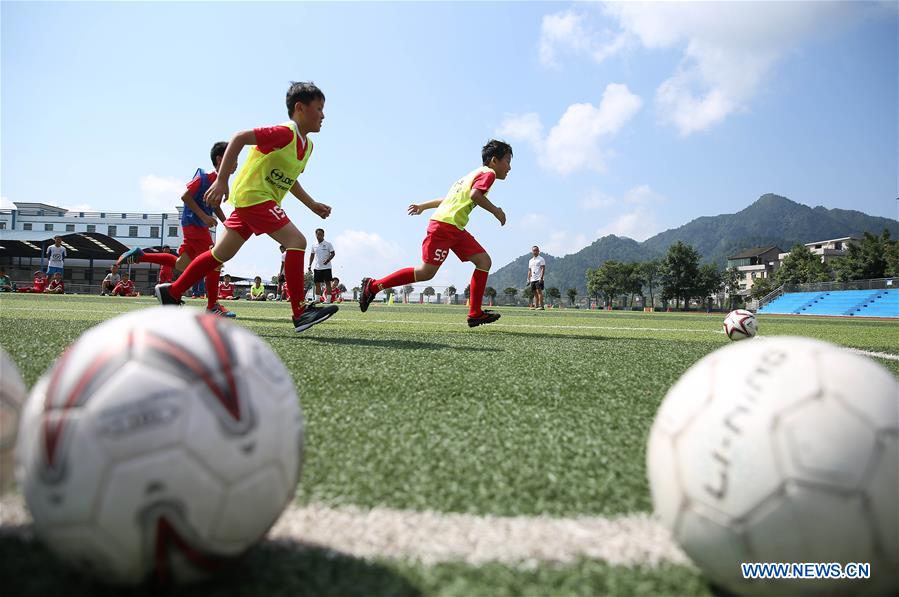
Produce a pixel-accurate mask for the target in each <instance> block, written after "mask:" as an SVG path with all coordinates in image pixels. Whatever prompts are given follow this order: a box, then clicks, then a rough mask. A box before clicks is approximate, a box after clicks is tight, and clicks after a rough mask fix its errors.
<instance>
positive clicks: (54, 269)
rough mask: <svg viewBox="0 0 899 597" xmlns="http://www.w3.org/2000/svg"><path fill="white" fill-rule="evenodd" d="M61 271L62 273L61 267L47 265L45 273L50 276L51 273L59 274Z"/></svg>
mask: <svg viewBox="0 0 899 597" xmlns="http://www.w3.org/2000/svg"><path fill="white" fill-rule="evenodd" d="M61 273H62V268H61V267H51V266H47V275H48V276H52V275H53V274H61Z"/></svg>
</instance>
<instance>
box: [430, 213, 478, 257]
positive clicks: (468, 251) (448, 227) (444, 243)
mask: <svg viewBox="0 0 899 597" xmlns="http://www.w3.org/2000/svg"><path fill="white" fill-rule="evenodd" d="M450 251H452V252H453V253H455V254H456V257H458V258H459V260H460V261H468V260H469V259H471V256H472V255H477V254H478V253H486V251H485V250H484V247H482V246H481V244H480V243H479V242H478V241H476V240H475V239H474V237H473V236H472V235H471V234H470V233H469V232H467V231H466V230H459V229H458V228H456V227H455V226H453V225H452V224H447V223H446V222H438V221H437V220H431V222H430V223H429V224H428V233H427V235H426V236H425V239H424V240H423V241H422V243H421V260H422V261H424V262H425V263H430V264H431V265H442V264H443V262H444V261H445V260H446V258H447V257H449V252H450Z"/></svg>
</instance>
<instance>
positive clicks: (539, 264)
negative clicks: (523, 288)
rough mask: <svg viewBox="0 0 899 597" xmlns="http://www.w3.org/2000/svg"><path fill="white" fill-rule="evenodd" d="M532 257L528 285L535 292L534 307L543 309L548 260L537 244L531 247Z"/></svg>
mask: <svg viewBox="0 0 899 597" xmlns="http://www.w3.org/2000/svg"><path fill="white" fill-rule="evenodd" d="M531 254H532V255H533V257H531V259H530V261H528V286H530V288H531V291H532V292H533V293H534V306H533V307H531V308H532V309H540V310H543V275H544V274H545V273H546V260H545V259H543V257H541V256H540V248H539V247H538V246H537V245H534V246H533V247H531Z"/></svg>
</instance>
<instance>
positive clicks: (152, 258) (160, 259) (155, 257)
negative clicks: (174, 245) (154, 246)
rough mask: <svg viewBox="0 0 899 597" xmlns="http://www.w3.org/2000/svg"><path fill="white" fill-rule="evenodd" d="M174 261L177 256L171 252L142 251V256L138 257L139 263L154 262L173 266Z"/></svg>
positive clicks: (176, 259)
mask: <svg viewBox="0 0 899 597" xmlns="http://www.w3.org/2000/svg"><path fill="white" fill-rule="evenodd" d="M176 261H178V256H177V255H172V254H171V253H144V256H143V257H141V258H140V263H155V264H157V265H167V266H169V267H175V262H176Z"/></svg>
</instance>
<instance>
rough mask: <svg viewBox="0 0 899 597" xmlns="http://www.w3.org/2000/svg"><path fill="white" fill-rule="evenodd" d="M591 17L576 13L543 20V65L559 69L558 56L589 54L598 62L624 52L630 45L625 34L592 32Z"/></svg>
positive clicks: (556, 15) (553, 15)
mask: <svg viewBox="0 0 899 597" xmlns="http://www.w3.org/2000/svg"><path fill="white" fill-rule="evenodd" d="M586 21H587V18H586V16H585V15H583V14H577V13H574V12H572V11H565V12H560V13H556V14H552V15H547V16H545V17H543V22H542V23H541V26H540V46H539V52H540V62H541V63H542V64H543V65H544V66H548V67H557V66H559V63H558V61H557V60H556V57H557V54H559V53H566V54H574V55H577V54H585V55H588V56H590V57H591V58H593V60H595V61H596V62H602V61H603V60H605V59H606V58H608V57H610V56H613V55H615V54H617V53H618V52H620V51H621V50H622V49H623V48H624V47H625V45H626V43H627V39H628V38H627V35H625V34H624V33H618V34H615V33H612V32H608V31H605V32H603V33H602V34H596V33H594V32H593V31H590V30H589V26H588V24H587V23H586Z"/></svg>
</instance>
